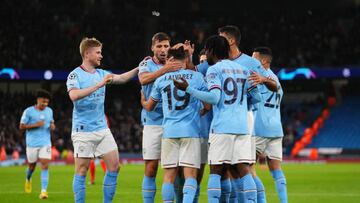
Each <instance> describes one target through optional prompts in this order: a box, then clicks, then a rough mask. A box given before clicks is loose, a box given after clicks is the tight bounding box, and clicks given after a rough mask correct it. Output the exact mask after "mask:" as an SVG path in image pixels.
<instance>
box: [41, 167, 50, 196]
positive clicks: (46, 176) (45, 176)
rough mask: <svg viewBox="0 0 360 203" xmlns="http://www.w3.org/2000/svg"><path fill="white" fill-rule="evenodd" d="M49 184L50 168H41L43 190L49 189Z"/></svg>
mask: <svg viewBox="0 0 360 203" xmlns="http://www.w3.org/2000/svg"><path fill="white" fill-rule="evenodd" d="M48 184H49V170H48V169H44V170H41V190H45V191H46V190H47V187H48Z"/></svg>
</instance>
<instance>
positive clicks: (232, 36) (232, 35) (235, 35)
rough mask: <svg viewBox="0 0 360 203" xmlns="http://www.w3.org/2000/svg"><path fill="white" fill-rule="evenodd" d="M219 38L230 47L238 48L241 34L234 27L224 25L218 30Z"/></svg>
mask: <svg viewBox="0 0 360 203" xmlns="http://www.w3.org/2000/svg"><path fill="white" fill-rule="evenodd" d="M218 33H219V35H220V36H223V37H225V38H226V39H227V40H228V42H229V45H230V46H237V47H238V46H239V44H240V40H241V33H240V30H239V28H238V27H236V26H234V25H226V26H224V27H221V28H219V29H218Z"/></svg>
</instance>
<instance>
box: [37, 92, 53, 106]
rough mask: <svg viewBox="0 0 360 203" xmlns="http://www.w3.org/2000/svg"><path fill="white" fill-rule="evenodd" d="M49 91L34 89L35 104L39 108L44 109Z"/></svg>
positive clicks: (47, 102) (47, 101) (48, 98)
mask: <svg viewBox="0 0 360 203" xmlns="http://www.w3.org/2000/svg"><path fill="white" fill-rule="evenodd" d="M50 99H51V96H50V93H49V92H48V91H46V90H43V89H40V90H37V91H36V106H37V107H38V108H39V109H40V110H44V109H45V108H46V107H47V106H48V105H49V102H50Z"/></svg>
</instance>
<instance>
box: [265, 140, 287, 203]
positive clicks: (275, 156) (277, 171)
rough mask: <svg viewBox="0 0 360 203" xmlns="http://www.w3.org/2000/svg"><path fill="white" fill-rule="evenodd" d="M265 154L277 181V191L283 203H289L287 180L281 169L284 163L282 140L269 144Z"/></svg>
mask: <svg viewBox="0 0 360 203" xmlns="http://www.w3.org/2000/svg"><path fill="white" fill-rule="evenodd" d="M265 154H266V156H267V162H268V166H269V169H270V173H271V176H272V177H273V179H274V181H275V186H276V191H277V193H278V196H279V198H280V202H281V203H287V202H288V197H287V187H286V178H285V175H284V173H283V171H282V169H281V161H282V138H274V139H271V141H270V142H269V143H268V146H267V148H266V151H265Z"/></svg>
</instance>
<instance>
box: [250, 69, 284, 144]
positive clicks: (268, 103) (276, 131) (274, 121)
mask: <svg viewBox="0 0 360 203" xmlns="http://www.w3.org/2000/svg"><path fill="white" fill-rule="evenodd" d="M268 73H269V75H270V77H271V78H272V79H274V80H275V81H276V83H277V85H278V87H279V89H278V91H277V92H273V91H270V90H269V89H267V88H266V86H265V85H261V86H260V87H259V91H260V93H261V97H262V98H261V101H260V102H259V103H257V104H256V105H255V112H254V113H255V127H254V134H255V135H256V136H261V137H282V136H283V129H282V124H281V114H280V103H281V100H282V97H283V94H284V93H283V90H282V88H281V85H280V82H279V79H278V77H277V76H276V75H275V74H274V73H273V72H272V71H271V70H270V69H269V70H268Z"/></svg>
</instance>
